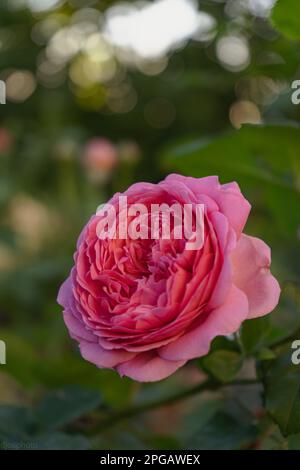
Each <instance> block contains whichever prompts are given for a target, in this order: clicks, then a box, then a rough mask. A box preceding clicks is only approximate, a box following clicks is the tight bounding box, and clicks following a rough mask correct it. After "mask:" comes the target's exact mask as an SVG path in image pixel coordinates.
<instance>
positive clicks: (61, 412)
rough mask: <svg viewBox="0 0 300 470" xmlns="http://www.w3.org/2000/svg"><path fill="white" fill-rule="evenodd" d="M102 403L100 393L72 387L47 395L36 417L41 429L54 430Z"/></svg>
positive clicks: (37, 409) (39, 406) (37, 410)
mask: <svg viewBox="0 0 300 470" xmlns="http://www.w3.org/2000/svg"><path fill="white" fill-rule="evenodd" d="M101 402H102V399H101V396H100V393H99V392H97V391H94V390H88V389H84V388H81V387H77V386H70V387H66V388H64V389H62V390H58V391H55V392H51V393H49V394H48V395H46V397H45V398H44V399H43V400H42V401H41V403H40V404H39V405H38V406H37V408H36V410H35V413H34V415H35V418H36V420H37V423H38V427H39V429H42V430H54V429H58V428H61V427H62V426H65V425H66V424H68V423H71V422H72V421H74V420H76V419H78V418H80V417H81V416H83V415H84V414H86V413H88V412H90V411H92V410H94V409H95V408H97V407H98V406H99V405H100V404H101Z"/></svg>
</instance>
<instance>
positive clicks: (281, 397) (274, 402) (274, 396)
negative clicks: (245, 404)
mask: <svg viewBox="0 0 300 470" xmlns="http://www.w3.org/2000/svg"><path fill="white" fill-rule="evenodd" d="M263 383H264V389H265V402H266V408H267V411H268V412H269V414H270V415H271V417H272V418H273V419H274V421H275V422H276V423H277V424H278V425H279V427H280V430H281V432H282V434H283V435H284V436H288V435H289V434H297V433H300V365H294V364H293V363H292V361H291V351H288V352H287V353H286V354H284V355H282V356H280V357H279V358H278V359H276V360H274V361H272V363H271V364H270V366H269V367H267V368H266V369H265V376H264V378H263Z"/></svg>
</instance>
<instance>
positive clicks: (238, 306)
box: [158, 286, 249, 361]
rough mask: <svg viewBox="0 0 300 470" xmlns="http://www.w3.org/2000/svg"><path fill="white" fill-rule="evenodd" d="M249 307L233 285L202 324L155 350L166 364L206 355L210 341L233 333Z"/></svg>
mask: <svg viewBox="0 0 300 470" xmlns="http://www.w3.org/2000/svg"><path fill="white" fill-rule="evenodd" d="M248 311H249V306H248V300H247V297H246V295H245V294H244V293H243V292H242V291H241V290H239V289H237V288H236V287H235V286H232V287H231V290H230V292H229V294H228V296H227V298H226V300H225V302H224V303H223V304H222V305H221V306H220V307H218V308H216V309H215V310H213V311H212V312H210V313H209V315H208V316H207V318H206V319H205V320H204V322H203V323H202V324H201V325H200V326H198V327H196V328H195V329H194V330H193V331H190V332H189V333H187V334H185V335H183V336H182V337H181V338H179V339H178V341H174V342H173V343H171V344H168V345H167V346H163V347H162V348H160V349H159V350H158V352H159V355H160V357H162V358H164V359H167V360H169V361H178V360H182V359H183V360H188V359H194V358H195V357H200V356H204V355H205V354H207V353H208V351H209V347H210V343H211V341H212V340H213V339H214V338H215V337H216V336H219V335H223V336H224V335H229V334H231V333H234V332H235V331H237V330H238V329H239V327H240V325H241V323H242V321H244V320H245V319H246V318H247V316H248Z"/></svg>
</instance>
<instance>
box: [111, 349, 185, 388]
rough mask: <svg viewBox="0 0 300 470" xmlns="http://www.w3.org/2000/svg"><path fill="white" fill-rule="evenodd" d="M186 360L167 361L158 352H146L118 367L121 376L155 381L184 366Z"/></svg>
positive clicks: (141, 380) (143, 380)
mask: <svg viewBox="0 0 300 470" xmlns="http://www.w3.org/2000/svg"><path fill="white" fill-rule="evenodd" d="M185 363H186V360H183V361H182V360H180V361H167V360H164V359H162V358H161V357H159V356H157V355H156V353H154V352H153V353H152V352H146V353H142V354H139V355H137V356H136V357H135V358H134V359H132V360H130V361H128V362H124V363H123V364H120V365H119V366H117V367H116V370H117V371H118V372H119V374H120V375H121V376H123V375H126V376H127V377H130V378H132V379H134V380H138V381H140V382H155V381H157V380H162V379H165V378H166V377H169V375H171V374H173V373H174V372H175V371H176V370H177V369H179V367H182V366H183V365H184V364H185Z"/></svg>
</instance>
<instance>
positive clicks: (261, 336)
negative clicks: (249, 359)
mask: <svg viewBox="0 0 300 470" xmlns="http://www.w3.org/2000/svg"><path fill="white" fill-rule="evenodd" d="M271 328H272V327H271V323H270V318H269V317H266V316H265V317H260V318H254V319H252V320H247V321H245V322H244V323H243V325H242V327H241V331H240V337H241V342H242V345H243V349H244V352H245V353H246V354H253V353H255V352H258V351H259V350H260V349H261V348H262V347H263V346H265V345H266V344H267V340H268V337H269V334H270V332H271Z"/></svg>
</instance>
